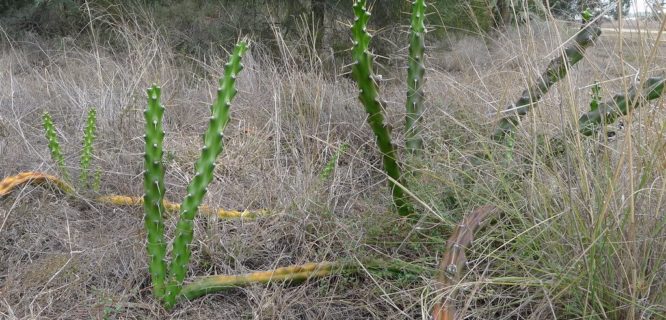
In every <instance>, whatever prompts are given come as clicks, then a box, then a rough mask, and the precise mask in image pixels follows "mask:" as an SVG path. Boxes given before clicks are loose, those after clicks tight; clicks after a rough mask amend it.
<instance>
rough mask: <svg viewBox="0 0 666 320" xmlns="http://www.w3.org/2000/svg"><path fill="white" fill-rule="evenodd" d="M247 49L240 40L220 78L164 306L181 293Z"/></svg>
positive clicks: (189, 191) (176, 244)
mask: <svg viewBox="0 0 666 320" xmlns="http://www.w3.org/2000/svg"><path fill="white" fill-rule="evenodd" d="M246 50H247V43H246V42H245V40H242V41H240V42H239V43H238V44H237V45H236V48H235V49H234V51H233V53H232V54H231V56H230V58H229V62H228V63H227V64H226V65H225V70H224V77H223V78H222V79H220V87H219V89H218V91H217V99H216V100H215V102H214V103H213V105H212V107H211V113H212V115H211V117H210V120H209V124H208V129H207V130H206V133H205V134H204V137H203V140H204V146H203V148H202V149H201V156H200V158H199V159H198V160H197V162H196V164H195V166H194V168H195V172H196V174H195V176H194V179H193V180H192V181H191V182H190V184H189V185H188V187H187V196H186V197H185V199H184V200H183V203H182V205H181V207H180V219H179V220H178V224H177V225H176V238H175V240H174V243H173V257H172V260H171V264H170V266H169V271H170V272H169V283H168V285H167V293H166V296H165V299H164V303H165V307H166V308H167V309H169V308H172V307H173V306H174V305H175V303H176V298H177V297H178V295H179V294H180V292H181V290H182V286H183V280H184V279H185V275H186V273H187V265H188V263H189V261H190V253H191V251H190V248H189V245H190V243H191V242H192V237H193V234H194V230H193V228H194V221H193V220H194V217H195V216H196V214H197V209H198V207H199V205H200V204H201V202H202V200H203V197H204V195H205V194H206V188H207V187H208V184H209V183H210V182H211V181H212V180H213V170H214V168H215V159H216V158H217V156H218V155H219V154H220V153H221V152H222V149H223V141H222V137H223V132H224V128H225V127H226V125H227V123H228V122H229V107H230V105H231V101H232V100H233V98H234V96H235V95H236V92H237V90H236V87H235V84H236V75H238V73H239V72H240V71H241V70H242V69H243V65H242V64H241V57H242V55H243V54H244V53H245V51H246Z"/></svg>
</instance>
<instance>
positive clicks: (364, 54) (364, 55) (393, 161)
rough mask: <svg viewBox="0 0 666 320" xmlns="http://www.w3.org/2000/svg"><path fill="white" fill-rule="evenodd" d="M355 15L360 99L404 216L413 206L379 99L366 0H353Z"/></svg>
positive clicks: (354, 69)
mask: <svg viewBox="0 0 666 320" xmlns="http://www.w3.org/2000/svg"><path fill="white" fill-rule="evenodd" d="M354 15H355V16H356V20H355V22H354V24H353V26H352V38H353V40H354V48H353V49H352V56H353V59H354V64H353V66H352V77H353V78H354V80H355V81H356V83H357V85H358V87H359V89H360V93H359V99H360V100H361V103H362V104H363V106H364V107H365V111H366V112H367V113H368V120H367V121H368V124H369V125H370V128H371V129H372V132H373V133H374V134H375V138H376V142H377V147H378V148H379V151H380V152H381V154H382V160H383V164H384V171H385V172H386V174H387V175H388V176H389V186H390V188H391V192H392V195H393V202H394V204H395V206H396V208H397V210H398V214H400V215H401V216H404V217H406V216H412V215H413V214H414V209H413V207H412V205H411V203H410V202H409V200H408V198H407V196H406V192H405V190H404V189H405V188H406V187H407V183H406V181H405V180H404V179H403V177H402V175H401V173H400V167H399V166H398V160H397V155H398V153H397V151H396V148H395V146H394V145H393V143H391V132H390V130H389V128H388V126H386V125H385V124H384V115H383V114H382V109H383V107H382V104H381V102H380V101H379V90H378V87H377V83H376V82H375V78H374V74H373V71H372V55H371V54H370V51H369V46H370V40H371V38H372V36H371V35H370V34H369V33H368V31H367V25H368V20H369V19H370V12H369V11H368V10H367V9H366V2H365V0H356V1H354Z"/></svg>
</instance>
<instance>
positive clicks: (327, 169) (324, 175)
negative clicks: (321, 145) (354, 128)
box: [319, 143, 349, 181]
mask: <svg viewBox="0 0 666 320" xmlns="http://www.w3.org/2000/svg"><path fill="white" fill-rule="evenodd" d="M347 149H349V144H347V143H343V144H342V145H341V146H340V149H338V151H336V152H335V153H334V154H333V157H331V159H330V160H328V162H326V165H325V166H324V169H322V170H321V173H320V174H319V178H320V179H321V180H322V181H323V180H326V179H328V177H330V176H331V173H333V169H334V168H335V165H336V164H337V163H338V159H340V155H342V154H343V153H345V152H347Z"/></svg>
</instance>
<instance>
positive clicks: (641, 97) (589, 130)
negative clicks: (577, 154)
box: [578, 77, 666, 136]
mask: <svg viewBox="0 0 666 320" xmlns="http://www.w3.org/2000/svg"><path fill="white" fill-rule="evenodd" d="M665 82H666V78H664V77H653V78H649V79H647V80H646V81H644V82H643V85H642V88H641V89H639V88H637V87H636V86H632V87H631V88H630V89H629V91H628V94H627V95H616V96H614V97H613V99H612V100H611V101H608V102H602V103H600V104H599V105H598V106H597V107H596V108H593V109H592V110H591V111H590V112H588V113H586V114H584V115H583V116H581V117H580V119H578V127H579V131H580V133H581V134H583V135H586V136H590V135H592V134H594V133H595V132H597V130H598V129H599V128H600V126H602V125H606V124H610V123H613V122H614V121H615V120H616V119H617V118H618V117H620V116H623V115H627V114H629V113H630V112H632V111H633V110H634V109H636V108H638V107H639V106H641V104H642V103H643V102H644V101H649V100H654V99H657V98H659V97H661V95H662V94H663V93H664V83H665Z"/></svg>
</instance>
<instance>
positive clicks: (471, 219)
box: [432, 205, 499, 320]
mask: <svg viewBox="0 0 666 320" xmlns="http://www.w3.org/2000/svg"><path fill="white" fill-rule="evenodd" d="M497 213H499V209H498V208H497V207H495V206H492V205H485V206H482V207H479V208H476V209H474V210H473V211H472V212H470V213H469V214H468V215H467V216H466V217H465V218H464V219H463V221H462V223H461V224H459V225H458V226H457V227H456V228H455V229H454V231H453V233H452V234H451V236H450V237H449V240H448V241H447V244H446V253H445V254H444V257H443V258H442V261H441V262H440V264H439V272H438V276H437V282H438V286H439V288H438V289H442V290H443V289H445V288H448V287H451V286H454V285H456V284H457V283H458V281H460V271H461V270H462V267H463V265H464V264H465V262H467V257H466V256H465V249H467V247H468V246H469V245H470V244H471V243H472V241H473V240H474V233H475V232H476V231H477V230H478V229H479V227H480V226H481V225H482V224H483V223H484V222H485V221H486V219H487V218H488V217H489V216H491V215H493V214H497ZM449 296H452V294H450V295H449ZM455 314H456V308H455V305H454V304H453V303H452V301H451V299H449V298H448V297H443V298H442V301H440V302H438V303H437V304H435V307H434V308H433V312H432V317H433V319H434V320H454V319H455Z"/></svg>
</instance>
